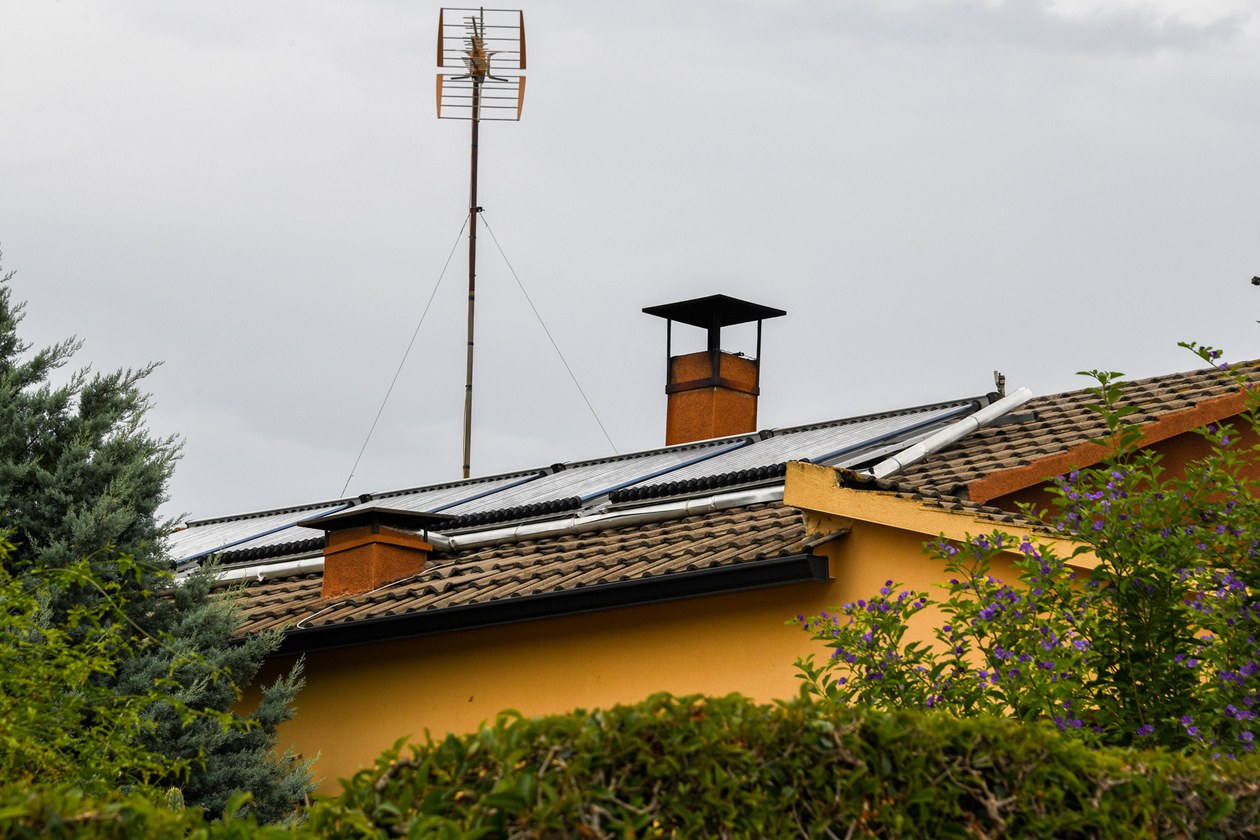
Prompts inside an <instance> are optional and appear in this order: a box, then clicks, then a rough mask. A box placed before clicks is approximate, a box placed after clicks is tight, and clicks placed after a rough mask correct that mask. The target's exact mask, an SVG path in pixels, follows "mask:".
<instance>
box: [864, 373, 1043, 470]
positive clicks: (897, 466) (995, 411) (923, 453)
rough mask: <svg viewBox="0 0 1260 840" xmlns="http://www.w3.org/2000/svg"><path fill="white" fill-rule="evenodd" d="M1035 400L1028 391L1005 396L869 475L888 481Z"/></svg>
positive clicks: (882, 462) (898, 454)
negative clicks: (892, 476)
mask: <svg viewBox="0 0 1260 840" xmlns="http://www.w3.org/2000/svg"><path fill="white" fill-rule="evenodd" d="M1032 396H1033V394H1032V391H1030V390H1029V389H1028V388H1020V389H1019V390H1018V391H1016V392H1015V393H1013V394H1010V395H1009V396H1005V397H1003V398H1002V399H1000V400H998V401H997V402H994V403H990V404H989V405H987V406H985V407H984V408H982V409H980V410H979V411H977V412H976V413H975V414H972V415H970V416H968V417H964V418H963V419H962V420H959V421H958V422H957V423H954V424H953V425H950V426H946V427H945V428H944V429H941V430H940V431H939V432H937V433H936V434H934V435H931V436H930V437H928V438H927V439H925V440H922V441H920V442H918V443H916V444H915V445H914V446H911V447H908V448H907V449H905V450H903V451H901V452H899V453H897V454H896V455H894V456H893V457H891V458H885V459H884V460H883V461H880V462H879V463H878V464H876V465H875V466H873V467H871V469H870V473H871V475H873V476H875V477H876V478H887V477H888V476H890V475H895V474H896V473H899V472H901V471H902V470H904V469H905V468H906V467H909V466H911V465H913V464H917V463H919V462H920V461H922V460H923V459H924V458H926V457H927V456H929V455H931V454H932V453H933V452H937V451H939V450H941V449H944V448H945V447H946V446H949V445H950V444H951V443H953V442H955V441H957V440H960V439H961V438H964V437H966V436H967V435H969V434H971V433H972V432H974V431H976V430H977V429H979V428H981V427H982V426H987V425H988V424H989V423H992V422H993V421H994V420H996V419H998V418H999V417H1001V416H1002V415H1004V414H1007V413H1009V412H1011V411H1014V410H1015V409H1017V408H1019V407H1020V406H1021V405H1023V404H1024V403H1026V402H1028V401H1029V400H1031V399H1032Z"/></svg>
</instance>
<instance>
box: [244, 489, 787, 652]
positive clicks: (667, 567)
mask: <svg viewBox="0 0 1260 840" xmlns="http://www.w3.org/2000/svg"><path fill="white" fill-rule="evenodd" d="M804 540H805V527H804V524H803V521H802V518H801V515H800V513H799V512H798V511H796V510H795V509H793V508H788V507H784V506H783V505H782V504H781V503H770V504H761V505H753V506H749V507H744V508H734V509H730V510H724V511H717V512H711V513H706V514H703V515H692V516H688V517H684V518H680V519H677V520H670V521H665V522H658V523H653V524H648V525H638V526H629V527H622V528H615V529H609V530H606V531H597V532H593V533H588V534H583V535H581V536H580V537H579V536H575V535H565V536H562V537H556V538H548V539H541V540H533V541H523V542H517V543H508V544H504V545H496V546H490V547H486V548H481V549H471V550H466V551H462V552H457V553H454V554H442V553H437V554H434V555H433V556H432V557H431V558H430V560H429V563H428V565H427V566H426V568H425V570H424V571H423V572H422V573H421V574H419V575H417V576H415V577H413V578H408V579H405V580H401V581H398V582H397V583H394V584H391V585H389V586H386V587H383V588H381V589H378V590H376V591H374V592H368V593H364V594H361V595H355V596H350V597H343V598H337V599H331V600H328V599H324V598H323V597H321V595H320V582H321V580H320V575H319V573H313V574H312V573H305V574H295V575H292V576H290V577H281V578H275V579H272V580H265V581H251V582H248V583H246V585H245V586H244V587H241V588H240V591H241V599H240V608H241V610H242V613H243V616H244V619H245V623H244V627H243V629H242V633H244V634H249V633H255V632H260V631H263V630H267V629H271V628H275V627H281V628H295V627H298V626H299V625H300V627H301V628H314V627H327V626H331V625H338V624H346V623H352V622H356V621H365V620H369V619H378V618H384V617H390V616H399V615H404V614H408V613H417V612H424V611H432V610H443V609H449V608H454V607H465V606H472V605H476V604H484V603H489V602H493V601H499V600H503V599H510V598H522V597H528V596H531V595H539V594H546V593H552V592H557V591H565V590H574V589H579V588H584V587H597V586H600V585H601V584H609V583H616V582H619V581H627V580H640V579H645V578H649V577H653V576H658V575H671V574H677V573H679V572H684V571H688V570H694V569H705V568H714V567H724V566H732V565H737V564H741V563H750V562H755V561H756V560H758V559H760V558H763V557H777V556H783V555H787V554H793V553H800V552H801V551H802V548H801V546H802V544H803V542H804Z"/></svg>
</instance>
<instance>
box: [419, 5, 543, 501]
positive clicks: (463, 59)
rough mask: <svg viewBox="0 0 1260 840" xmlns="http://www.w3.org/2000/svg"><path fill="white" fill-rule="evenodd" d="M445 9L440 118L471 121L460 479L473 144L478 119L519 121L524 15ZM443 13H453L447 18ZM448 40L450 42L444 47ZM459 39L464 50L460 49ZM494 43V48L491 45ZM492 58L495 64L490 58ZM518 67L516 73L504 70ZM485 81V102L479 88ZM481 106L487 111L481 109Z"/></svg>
mask: <svg viewBox="0 0 1260 840" xmlns="http://www.w3.org/2000/svg"><path fill="white" fill-rule="evenodd" d="M486 11H487V10H486V9H484V8H476V9H454V8H444V9H441V10H439V12H438V38H437V65H438V67H439V68H441V67H447V66H455V65H456V64H459V63H462V64H463V69H464V72H463V73H458V74H456V73H442V72H441V71H439V72H438V75H437V113H438V118H439V119H467V120H470V121H471V122H472V147H471V150H470V158H471V166H470V173H469V190H468V349H467V354H468V355H467V362H466V371H467V376H466V378H465V380H464V478H468V477H469V475H470V473H471V470H472V402H473V324H474V313H475V309H476V300H477V214H478V213H480V212H481V207H480V206H479V205H478V204H477V146H478V135H479V132H480V129H481V120H482V118H483V116H484V117H485V119H491V120H493V119H501V120H519V119H520V118H521V105H522V103H523V101H524V95H525V77H524V76H523V75H521V71H524V69H525V16H524V14H523V13H521V12H520V11H518V10H514V9H490V10H489V11H490V15H489V17H490V19H491V20H490V24H489V27H488V28H487V24H486V17H487V15H486ZM447 12H452V13H453V14H452V15H450V16H449V17H448V16H447V14H446V13H447ZM448 43H449V44H450V46H448ZM456 44H459V45H460V46H462V47H463V49H458V48H457V47H456V46H455V45H456ZM492 47H494V48H493V49H492ZM492 60H493V65H494V66H493V69H492V68H491V63H492ZM512 70H515V71H517V72H516V73H512V72H507V71H512ZM487 85H488V86H489V88H490V95H489V104H485V101H484V98H483V91H482V88H483V87H486V86H487ZM483 105H484V107H485V109H486V110H487V111H488V112H489V113H488V114H486V115H483V114H482V108H483Z"/></svg>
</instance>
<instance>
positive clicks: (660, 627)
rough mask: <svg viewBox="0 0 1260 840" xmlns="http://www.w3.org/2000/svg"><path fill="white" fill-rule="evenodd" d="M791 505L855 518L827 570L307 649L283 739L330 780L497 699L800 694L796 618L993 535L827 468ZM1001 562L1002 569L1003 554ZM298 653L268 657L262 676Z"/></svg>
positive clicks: (470, 721) (531, 706) (603, 701)
mask: <svg viewBox="0 0 1260 840" xmlns="http://www.w3.org/2000/svg"><path fill="white" fill-rule="evenodd" d="M793 466H795V465H793ZM817 470H824V471H823V472H815V471H817ZM791 480H792V479H791V477H790V481H791ZM811 482H812V483H811ZM789 486H790V487H791V486H792V485H791V484H790V485H789ZM855 492H856V493H858V494H859V495H856V496H854V495H851V494H853V493H855ZM881 498H882V501H881ZM788 501H789V503H791V504H795V505H797V506H802V507H807V508H809V509H811V510H812V511H815V512H813V513H810V514H808V515H807V519H806V522H807V526H810V527H811V528H812V529H813V530H814V531H816V532H817V533H822V534H830V533H833V532H835V531H836V530H838V529H840V528H846V527H847V528H849V532H848V533H847V534H845V535H844V536H840V537H838V538H837V539H835V540H834V541H832V542H829V543H826V544H824V545H822V546H819V547H817V548H816V549H815V551H816V552H818V553H822V554H826V555H827V556H828V557H829V558H830V561H831V572H832V575H833V577H834V580H832V581H830V582H827V583H820V582H813V583H801V584H793V585H790V586H782V587H776V588H770V589H763V590H757V591H752V592H742V593H734V594H727V595H717V596H711V597H704V598H692V599H687V600H683V601H675V602H670V603H664V604H652V605H646V606H638V607H629V608H625V609H620V610H614V611H606V612H599V613H592V614H588V615H580V616H568V617H563V618H554V619H546V620H541V621H533V622H523V623H519V624H512V625H506V626H502V627H495V628H486V629H480V630H473V631H466V632H457V633H444V634H439V635H434V636H425V637H421V638H417V639H409V640H403V641H397V642H390V643H385V644H375V645H370V646H361V647H351V648H344V649H340V650H333V651H323V652H316V653H311V654H308V655H307V656H306V680H307V684H306V688H305V689H304V690H303V691H302V692H301V694H300V696H299V698H298V711H297V717H296V718H295V719H294V720H293V721H291V722H290V723H288V724H286V725H285V726H284V727H283V729H282V731H281V739H280V740H281V744H285V743H290V742H291V743H292V744H293V745H294V747H295V748H296V750H297V751H298V752H300V753H302V754H304V755H307V756H311V755H315V754H317V753H318V754H320V756H321V757H320V760H319V761H318V763H317V764H316V773H317V776H319V777H322V778H323V779H324V784H323V789H324V790H326V791H332V790H336V789H337V785H336V780H337V779H338V778H339V777H345V776H349V775H351V774H352V773H353V772H354V771H355V770H357V769H359V768H361V767H364V766H368V765H370V764H371V763H372V762H373V760H374V759H375V757H376V756H377V755H378V754H379V753H380V752H381V751H382V750H384V749H385V748H387V747H388V746H389V745H390V744H392V743H393V742H394V741H395V740H396V739H397V738H399V737H401V736H403V735H409V736H411V737H412V738H413V739H415V740H420V739H422V738H423V737H424V733H425V730H426V729H427V730H429V731H430V732H431V733H433V735H434V736H441V735H444V734H445V733H447V732H469V731H473V730H475V729H476V728H477V726H478V725H479V724H480V723H482V722H483V721H487V720H490V719H493V717H494V716H495V714H496V713H498V712H499V711H501V710H503V709H508V708H512V709H516V710H518V711H520V712H522V713H524V714H526V715H537V714H545V713H554V712H564V711H568V710H571V709H574V708H579V707H582V708H592V707H607V706H611V705H614V704H616V703H625V702H634V701H637V700H641V699H643V698H644V697H646V696H647V695H649V694H652V693H654V692H657V691H669V692H673V693H675V694H690V693H696V692H700V693H705V694H712V695H723V694H727V693H730V692H739V693H741V694H745V695H747V696H749V697H752V698H754V699H756V700H759V701H767V700H771V699H774V698H787V697H791V696H793V695H795V694H796V692H797V691H798V690H799V680H797V679H796V676H795V675H796V671H795V668H794V667H793V662H794V661H795V660H796V658H797V657H799V656H803V655H805V654H807V653H810V652H818V653H824V652H825V649H824V648H821V647H816V646H814V644H813V643H812V642H811V641H810V639H809V637H808V636H807V635H806V634H805V633H804V632H803V631H802V630H800V629H798V628H797V627H795V626H789V625H786V624H785V622H786V621H787V620H788V619H790V618H792V617H793V616H795V615H797V614H798V613H803V614H806V615H809V614H813V613H817V612H819V611H821V610H824V609H831V608H832V607H834V606H836V605H838V604H841V603H844V602H848V601H854V600H857V599H859V598H869V597H870V596H871V595H872V594H874V593H876V592H878V590H879V588H880V587H881V586H882V585H883V583H884V581H885V580H887V579H889V578H893V579H896V580H898V581H901V582H904V583H905V584H906V585H908V586H911V587H914V588H919V589H925V590H926V589H928V588H929V587H930V586H931V585H932V584H933V583H936V582H939V581H940V580H941V579H942V571H943V570H942V568H941V565H940V563H939V562H938V561H935V560H932V559H931V558H929V557H928V556H927V555H925V554H924V553H923V551H922V544H923V542H924V540H925V539H927V538H929V537H930V536H933V535H935V534H939V533H941V531H943V530H944V531H946V532H950V531H953V532H956V535H957V536H962V534H963V533H965V532H966V531H968V530H969V531H972V532H980V531H984V530H987V529H986V528H985V527H983V526H982V525H979V524H977V523H976V521H975V520H974V519H973V518H972V517H970V516H963V515H959V514H942V513H941V512H939V511H936V512H931V511H929V512H928V514H929V515H927V516H926V518H924V516H923V511H922V510H921V508H920V507H918V506H916V505H914V504H906V503H905V502H904V500H893V499H889V498H887V497H880V496H879V495H878V494H874V493H867V492H866V491H842V490H841V489H839V488H836V485H835V481H834V472H833V471H830V470H825V469H824V468H817V467H814V468H810V470H809V471H808V472H807V473H806V474H803V475H798V476H797V477H796V478H795V489H794V490H793V491H792V492H790V493H789V500H788ZM832 508H836V509H841V510H843V509H846V508H855V509H856V510H855V512H856V513H857V514H860V516H861V517H863V518H851V517H844V516H839V515H837V514H835V513H832V512H829V511H830V509H832ZM941 516H944V517H946V518H944V519H942V518H940V517H941ZM924 529H928V530H924ZM995 573H997V574H999V575H1005V574H1008V573H1009V568H1008V567H1007V566H1006V565H1005V564H1004V563H1001V562H999V563H998V564H997V565H996V566H995ZM289 664H291V660H287V661H286V660H280V661H277V662H273V663H271V664H270V665H269V667H268V669H267V670H268V672H269V675H265V676H268V677H273V676H274V675H275V674H276V673H279V672H280V670H281V669H284V668H287V667H288V665H289Z"/></svg>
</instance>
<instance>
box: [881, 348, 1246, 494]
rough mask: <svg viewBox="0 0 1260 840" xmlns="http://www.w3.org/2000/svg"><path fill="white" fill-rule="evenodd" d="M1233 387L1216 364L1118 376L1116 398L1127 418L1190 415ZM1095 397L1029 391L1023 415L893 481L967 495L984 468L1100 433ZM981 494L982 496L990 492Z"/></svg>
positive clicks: (1003, 466) (1047, 453)
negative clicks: (1147, 375)
mask: <svg viewBox="0 0 1260 840" xmlns="http://www.w3.org/2000/svg"><path fill="white" fill-rule="evenodd" d="M1235 369H1236V370H1240V371H1241V372H1243V374H1244V375H1245V376H1246V377H1247V379H1248V381H1250V382H1251V383H1258V382H1260V362H1257V361H1252V362H1243V363H1240V364H1238V365H1236V366H1235ZM1238 392H1239V388H1238V386H1237V384H1236V383H1235V382H1234V381H1233V380H1232V379H1231V378H1230V377H1229V376H1227V375H1226V374H1224V373H1222V372H1221V371H1219V370H1217V369H1215V368H1206V369H1201V370H1195V371H1189V372H1186V373H1176V374H1169V375H1165V376H1157V377H1151V378H1148V379H1135V380H1132V381H1130V382H1127V383H1124V385H1123V389H1122V393H1123V397H1122V399H1121V404H1122V405H1125V406H1131V407H1133V408H1136V409H1137V411H1136V412H1134V413H1133V414H1132V415H1130V417H1129V418H1127V419H1128V420H1129V421H1130V422H1132V423H1135V424H1139V425H1142V424H1152V423H1157V422H1158V421H1161V420H1164V419H1167V418H1169V417H1170V415H1176V413H1177V412H1186V416H1188V417H1191V418H1193V416H1194V413H1193V412H1190V411H1188V410H1189V409H1194V408H1196V407H1208V404H1209V403H1211V402H1212V401H1214V400H1215V401H1221V405H1222V406H1227V405H1229V404H1232V403H1228V401H1227V400H1224V399H1223V398H1227V397H1229V396H1231V395H1234V394H1237V393H1238ZM1094 402H1097V398H1096V397H1095V396H1094V395H1093V394H1091V393H1089V391H1088V390H1087V389H1082V390H1078V391H1068V392H1065V393H1062V394H1052V395H1050V396H1045V397H1034V398H1033V399H1032V400H1030V401H1029V402H1028V403H1026V404H1025V405H1023V406H1022V407H1020V408H1018V409H1016V410H1015V412H1014V419H1016V420H1017V419H1018V418H1020V417H1026V418H1027V419H1024V420H1022V422H1008V423H1005V424H999V425H993V426H987V427H985V428H982V429H979V430H978V431H976V432H974V433H973V434H971V435H968V436H967V437H965V438H963V439H962V440H960V441H959V442H958V443H956V444H954V445H953V446H951V447H949V448H947V449H944V450H942V451H940V452H938V453H935V454H934V455H933V456H931V457H929V458H928V459H927V460H925V461H923V462H922V463H919V464H916V465H914V466H912V467H910V468H908V469H907V470H906V471H905V472H903V473H901V474H900V475H898V476H896V483H897V484H898V485H899V486H902V487H910V488H914V489H917V490H932V491H936V492H938V493H940V494H943V495H950V496H957V497H960V498H969V493H970V490H971V488H972V487H973V486H974V484H975V482H978V481H980V480H982V479H984V478H986V477H988V476H992V475H994V474H995V473H999V472H1002V471H1004V470H1011V469H1015V468H1019V467H1027V466H1029V465H1031V464H1033V463H1034V462H1036V461H1038V460H1039V459H1049V458H1053V457H1054V456H1065V457H1067V456H1070V454H1071V452H1072V451H1073V449H1074V448H1075V447H1079V446H1081V445H1082V444H1087V443H1089V442H1091V441H1095V440H1098V439H1099V438H1101V437H1102V436H1103V434H1104V432H1105V427H1104V425H1103V421H1102V419H1101V418H1100V417H1099V415H1098V414H1097V413H1095V412H1094V411H1091V410H1090V409H1089V408H1088V406H1089V405H1090V404H1091V403H1094ZM1238 402H1239V403H1241V401H1238ZM1029 415H1031V416H1029ZM1081 465H1083V464H1081ZM1048 468H1049V467H1048ZM1062 471H1063V470H1060V471H1059V472H1062ZM1054 474H1058V473H1054ZM1046 477H1051V476H1046ZM981 495H982V496H983V498H981V499H980V501H987V499H988V498H993V496H988V495H986V494H981Z"/></svg>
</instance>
